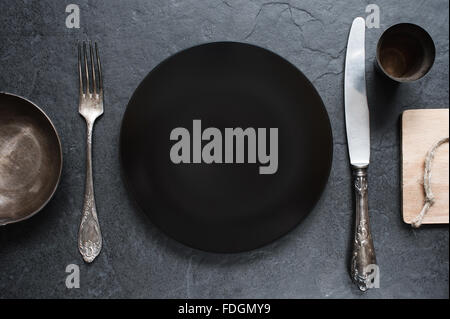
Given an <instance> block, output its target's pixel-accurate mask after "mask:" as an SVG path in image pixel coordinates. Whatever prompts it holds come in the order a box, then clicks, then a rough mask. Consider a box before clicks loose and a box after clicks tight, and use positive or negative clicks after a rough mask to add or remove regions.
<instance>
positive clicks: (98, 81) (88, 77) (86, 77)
mask: <svg viewBox="0 0 450 319" xmlns="http://www.w3.org/2000/svg"><path fill="white" fill-rule="evenodd" d="M94 46H95V59H94V50H93V48H92V42H91V41H89V55H90V61H88V60H89V59H88V52H87V51H88V49H87V45H86V42H84V41H83V44H81V43H78V75H79V77H80V96H83V97H84V96H85V95H86V94H87V95H88V96H89V97H95V98H98V97H101V96H102V94H103V83H102V65H101V63H100V56H99V55H98V46H97V42H95V43H94ZM82 47H83V48H82ZM82 51H83V52H82ZM82 60H83V61H82ZM83 69H84V70H83Z"/></svg>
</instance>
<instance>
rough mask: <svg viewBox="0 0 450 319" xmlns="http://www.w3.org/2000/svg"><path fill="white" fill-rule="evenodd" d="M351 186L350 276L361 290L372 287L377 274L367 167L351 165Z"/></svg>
mask: <svg viewBox="0 0 450 319" xmlns="http://www.w3.org/2000/svg"><path fill="white" fill-rule="evenodd" d="M353 186H354V188H355V198H356V223H355V239H354V242H353V253H352V260H351V277H352V280H353V282H354V283H355V284H356V285H357V286H358V288H359V289H360V290H361V291H366V290H367V289H369V288H371V287H373V280H375V279H376V278H375V277H374V276H377V275H378V266H377V265H376V263H377V261H376V257H375V249H374V247H373V241H372V233H371V232H370V225H369V209H368V193H367V188H368V183H367V167H364V168H357V167H353Z"/></svg>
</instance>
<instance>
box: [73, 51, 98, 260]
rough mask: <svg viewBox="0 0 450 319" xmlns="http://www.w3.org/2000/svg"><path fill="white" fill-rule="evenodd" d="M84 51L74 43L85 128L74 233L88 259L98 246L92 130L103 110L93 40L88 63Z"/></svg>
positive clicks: (96, 254)
mask: <svg viewBox="0 0 450 319" xmlns="http://www.w3.org/2000/svg"><path fill="white" fill-rule="evenodd" d="M82 51H83V52H82ZM87 51H88V50H87V49H86V43H84V42H83V49H82V48H81V44H80V43H79V44H78V75H79V77H80V83H79V85H80V92H79V94H80V101H79V108H78V112H79V113H80V114H81V116H83V117H84V119H85V120H86V128H87V130H86V134H87V136H86V185H85V194H84V204H83V215H82V218H81V223H80V230H79V233H78V249H79V251H80V253H81V255H82V256H83V259H84V261H86V262H88V263H90V262H92V261H93V260H94V259H95V257H97V256H98V254H99V253H100V250H101V249H102V235H101V232H100V225H99V223H98V217H97V209H96V206H95V198H94V183H93V179H92V132H93V129H94V123H95V120H96V119H97V118H98V117H99V116H101V115H102V114H103V83H102V67H101V64H100V57H99V55H98V47H97V43H95V56H96V59H94V52H93V51H94V50H93V48H92V43H89V53H90V63H88V52H87ZM89 66H90V67H89ZM83 69H84V72H83ZM83 73H84V74H83ZM90 79H91V81H90ZM97 81H98V85H97Z"/></svg>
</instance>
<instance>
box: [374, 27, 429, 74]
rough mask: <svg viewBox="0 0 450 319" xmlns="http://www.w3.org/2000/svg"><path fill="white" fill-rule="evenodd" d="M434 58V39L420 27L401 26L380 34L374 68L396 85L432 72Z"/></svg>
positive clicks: (390, 28)
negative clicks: (395, 82)
mask: <svg viewBox="0 0 450 319" xmlns="http://www.w3.org/2000/svg"><path fill="white" fill-rule="evenodd" d="M435 56H436V48H435V46H434V42H433V39H432V38H431V36H430V35H429V34H428V32H427V31H425V30H424V29H423V28H421V27H419V26H418V25H415V24H411V23H400V24H395V25H393V26H391V27H389V28H388V29H387V30H386V31H384V32H383V34H382V35H381V37H380V39H379V40H378V44H377V57H376V66H377V68H378V70H379V71H381V72H382V73H383V74H385V75H386V76H387V77H388V78H390V79H391V80H393V81H397V82H412V81H415V80H418V79H420V78H422V77H423V76H424V75H425V74H427V72H428V71H429V70H430V69H431V67H432V66H433V63H434V59H435Z"/></svg>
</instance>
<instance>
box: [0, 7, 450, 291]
mask: <svg viewBox="0 0 450 319" xmlns="http://www.w3.org/2000/svg"><path fill="white" fill-rule="evenodd" d="M373 2H375V3H376V4H378V5H379V7H380V9H381V28H380V29H368V30H367V35H366V37H367V40H366V49H367V53H366V56H367V70H368V75H367V83H368V95H369V96H368V98H369V105H370V108H371V121H372V136H371V138H372V157H371V160H372V165H371V167H370V171H369V173H370V199H369V205H370V211H371V218H372V220H371V222H372V228H373V236H374V240H375V246H376V251H377V258H378V263H379V265H380V269H381V288H380V289H372V290H371V291H369V292H367V293H365V294H363V293H360V292H359V291H358V290H357V289H356V288H355V287H354V285H353V284H352V283H351V281H350V278H349V276H348V264H349V249H350V245H351V237H352V229H351V225H352V220H353V210H352V194H351V185H350V178H351V177H350V169H349V163H348V155H347V145H346V136H345V127H344V106H343V66H344V57H345V48H346V42H347V36H348V32H349V28H350V25H351V22H352V20H353V18H354V17H356V16H359V15H362V16H366V13H365V7H366V5H367V4H369V3H373ZM68 3H77V4H79V6H80V9H81V28H80V29H67V28H66V27H65V18H66V15H67V14H66V13H65V7H66V5H67V4H68ZM448 6H449V3H448V1H446V0H428V1H411V0H401V1H395V2H394V1H388V0H385V1H374V0H367V1H362V0H360V1H357V0H352V1H335V0H328V1H313V0H310V1H299V0H286V1H268V0H265V1H263V0H254V1H245V0H225V1H221V0H151V1H150V0H149V1H144V0H141V1H138V0H127V1H119V0H108V1H106V0H105V1H98V0H97V1H93V0H92V1H86V0H71V1H59V0H40V1H37V0H35V1H26V0H21V1H18V0H0V12H1V14H0V42H1V45H0V61H1V65H0V91H6V92H11V93H16V94H19V95H22V96H24V97H26V98H29V99H31V100H32V101H34V102H35V103H37V104H38V105H39V106H41V107H42V108H43V109H44V111H45V112H47V114H48V115H49V116H50V118H51V119H52V120H53V122H54V124H55V126H56V128H57V129H58V131H59V134H60V136H61V139H62V145H63V152H64V169H63V175H62V180H61V184H60V186H59V188H58V190H57V192H56V195H55V197H54V199H53V200H52V201H51V202H50V203H49V205H48V206H47V207H46V208H45V209H44V210H43V211H41V212H40V213H39V214H37V215H36V216H34V217H33V218H31V219H29V220H27V221H25V222H21V223H19V224H15V225H8V226H6V227H2V228H0V297H2V298H11V297H12V298H17V297H31V298H35V297H58V298H60V297H61V298H80V297H101V298H108V297H125V298H129V297H132V298H141V297H146V298H147V297H149V298H171V297H175V298H178V297H181V298H212V297H215V298H241V297H242V298H243V297H249V298H266V297H267V298H305V297H313V298H322V297H326V298H419V297H420V298H422V297H426V298H428V297H430V298H437V297H444V298H448V296H449V283H448V275H449V247H448V246H449V236H448V234H449V232H448V226H425V227H423V229H420V230H412V229H411V228H410V227H409V226H408V225H405V224H404V223H403V222H402V219H401V212H400V208H401V205H400V171H399V169H400V161H399V159H400V156H399V155H400V143H399V141H400V134H399V130H400V126H399V116H400V114H401V112H402V111H403V110H405V109H406V108H444V107H445V108H448V103H449V92H448V91H449V65H448V62H449V57H448V48H449V27H448V23H449V21H448V20H449V13H448V12H449V11H448V9H449V8H448ZM397 22H414V23H417V24H419V25H421V26H423V27H424V28H425V29H426V30H428V31H429V32H430V33H431V35H432V37H433V39H434V40H435V43H436V48H437V56H436V62H435V64H434V67H433V68H432V70H431V72H430V73H429V74H428V75H427V77H426V78H424V79H422V80H421V81H418V82H416V83H411V84H402V85H400V86H397V87H396V86H393V85H391V84H390V83H388V82H387V81H385V80H384V79H383V78H381V77H380V76H378V75H377V74H375V73H374V72H373V60H374V54H375V46H376V41H377V39H378V37H379V36H380V34H381V32H382V31H383V30H384V29H385V28H386V27H388V26H389V25H391V24H394V23H397ZM84 39H92V40H97V41H98V42H99V45H100V50H101V57H102V59H103V66H104V85H105V90H106V93H105V114H104V115H103V117H102V118H101V119H100V121H99V122H98V123H97V125H96V127H95V129H96V131H95V138H94V145H95V146H94V165H95V166H94V167H95V171H94V174H95V187H96V196H97V197H96V198H97V208H98V211H99V215H100V223H101V227H102V231H103V236H104V237H103V238H104V248H103V251H102V253H101V255H100V256H99V257H98V259H97V260H96V261H95V262H94V263H93V264H92V265H86V264H84V263H83V262H82V259H81V256H80V255H79V253H78V251H77V244H76V239H77V231H78V225H79V222H80V214H81V207H82V199H83V190H84V176H85V164H84V161H85V152H84V147H85V123H84V121H83V119H82V118H81V117H80V116H79V115H78V112H77V105H78V85H77V81H78V79H77V72H76V43H77V41H79V40H84ZM219 40H232V41H243V42H248V43H252V44H256V45H259V46H262V47H265V48H268V49H270V50H273V51H275V52H276V53H278V54H280V55H281V56H283V57H285V58H286V59H288V60H289V61H290V62H292V63H293V64H294V65H296V66H297V67H298V68H299V69H301V70H302V71H303V72H304V73H305V74H306V76H307V77H308V78H309V79H310V80H311V81H312V82H313V83H314V85H315V86H316V88H317V89H318V91H319V93H320V94H321V96H322V98H323V100H324V102H325V105H326V107H327V110H328V112H329V115H330V118H331V122H332V127H333V134H334V145H335V147H334V160H333V168H332V172H331V176H330V179H329V182H328V186H327V188H326V191H325V192H324V194H323V196H322V199H321V200H320V202H319V203H318V205H317V206H316V208H315V210H314V211H313V212H312V213H311V214H310V215H309V217H308V218H306V220H304V222H303V223H302V224H301V225H299V226H298V227H297V228H296V229H294V230H293V231H292V232H290V233H289V234H288V235H286V236H284V237H283V238H281V239H280V240H278V241H276V242H274V243H273V244H270V245H268V246H266V247H263V248H261V249H257V250H254V251H250V252H247V253H240V254H231V255H222V254H210V253H204V252H200V251H197V250H193V249H190V248H187V247H185V246H183V245H181V244H178V243H177V242H174V241H173V240H171V239H169V238H168V237H166V236H165V235H164V234H162V233H161V232H160V231H159V230H158V229H156V228H155V227H154V226H153V225H152V224H151V223H150V222H149V221H148V220H147V219H146V217H145V216H144V215H143V214H142V213H140V212H139V211H137V209H136V208H135V206H134V204H133V203H132V202H131V201H130V199H129V197H128V195H127V193H126V190H125V189H124V186H123V183H122V180H121V176H120V166H119V159H118V139H119V127H120V123H121V119H122V115H123V112H124V111H125V107H126V105H127V102H128V100H129V98H130V96H131V95H132V93H133V91H134V89H135V88H136V87H137V85H138V84H139V82H140V81H141V80H142V79H143V78H144V76H145V75H146V74H147V73H148V72H149V71H150V70H151V69H152V68H153V67H155V66H156V65H157V64H158V63H159V62H161V61H162V60H163V59H165V58H167V57H168V56H170V55H171V54H174V53H175V52H177V51H179V50H182V49H184V48H187V47H190V46H193V45H196V44H200V43H204V42H210V41H219ZM71 263H75V264H78V265H80V271H81V288H80V289H71V290H69V289H67V288H66V286H65V284H64V282H65V278H66V275H67V274H66V273H65V268H66V265H68V264H71Z"/></svg>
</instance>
